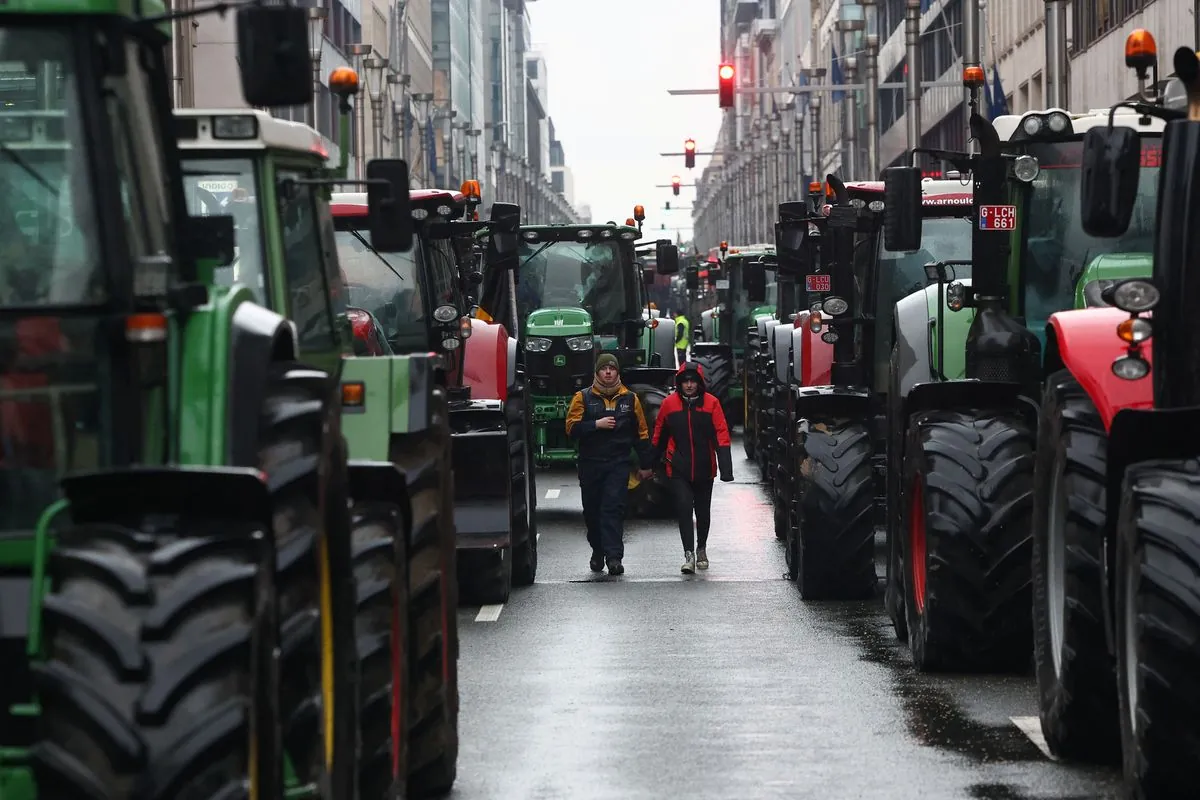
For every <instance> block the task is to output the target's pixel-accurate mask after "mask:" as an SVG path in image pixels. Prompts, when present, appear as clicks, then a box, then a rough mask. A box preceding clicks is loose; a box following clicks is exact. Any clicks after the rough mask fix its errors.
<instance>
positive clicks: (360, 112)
mask: <svg viewBox="0 0 1200 800" xmlns="http://www.w3.org/2000/svg"><path fill="white" fill-rule="evenodd" d="M346 49H347V51H349V53H350V55H351V56H353V57H354V61H355V64H354V70H355V72H359V73H364V70H363V67H364V66H366V61H365V59H366V58H367V57H368V56H370V55H371V52H372V47H371V45H369V44H364V43H362V42H355V43H354V44H351V45H348V46H347V47H346ZM366 124H367V112H366V109H365V108H364V104H363V103H362V102H361V101H360V102H358V103H355V104H354V137H353V138H354V164H355V170H354V174H355V177H357V178H363V177H365V173H366V160H365V159H366V154H367V133H366Z"/></svg>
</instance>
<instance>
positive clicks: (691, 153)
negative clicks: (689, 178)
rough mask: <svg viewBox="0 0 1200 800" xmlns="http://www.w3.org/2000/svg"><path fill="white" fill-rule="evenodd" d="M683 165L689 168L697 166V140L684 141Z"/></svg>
mask: <svg viewBox="0 0 1200 800" xmlns="http://www.w3.org/2000/svg"><path fill="white" fill-rule="evenodd" d="M683 165H684V166H685V167H687V168H688V169H695V167H696V140H695V139H688V140H687V141H685V142H684V143H683Z"/></svg>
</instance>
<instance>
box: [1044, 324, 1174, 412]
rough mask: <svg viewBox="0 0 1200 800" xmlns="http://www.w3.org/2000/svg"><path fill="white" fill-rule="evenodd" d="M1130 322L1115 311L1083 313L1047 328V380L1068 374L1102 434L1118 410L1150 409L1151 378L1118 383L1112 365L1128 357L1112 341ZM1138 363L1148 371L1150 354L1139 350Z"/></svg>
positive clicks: (1145, 349)
mask: <svg viewBox="0 0 1200 800" xmlns="http://www.w3.org/2000/svg"><path fill="white" fill-rule="evenodd" d="M1127 319H1129V314H1128V313H1126V312H1124V311H1121V310H1120V309H1118V308H1083V309H1079V310H1076V311H1059V312H1057V313H1055V314H1051V315H1050V319H1049V321H1048V322H1047V323H1046V374H1047V375H1049V374H1050V373H1051V372H1055V371H1057V370H1058V369H1060V368H1063V369H1067V370H1069V371H1070V373H1071V375H1072V376H1073V377H1074V378H1075V380H1077V381H1079V385H1080V386H1082V387H1083V390H1084V391H1085V392H1087V395H1088V397H1089V398H1091V400H1092V403H1093V404H1094V405H1095V406H1096V410H1097V411H1098V412H1099V413H1100V418H1101V419H1102V420H1103V421H1104V428H1105V430H1109V429H1111V427H1112V421H1113V417H1114V416H1116V413H1117V412H1118V411H1120V410H1121V409H1122V408H1150V407H1152V406H1153V405H1154V396H1153V383H1154V382H1153V381H1152V380H1151V379H1150V374H1149V373H1147V374H1146V377H1144V378H1141V379H1139V380H1136V381H1127V380H1122V379H1121V378H1118V377H1117V376H1116V375H1114V374H1113V372H1112V363H1113V361H1115V360H1116V359H1117V358H1118V357H1120V356H1122V355H1124V354H1125V353H1126V351H1127V347H1128V345H1126V344H1125V343H1124V342H1123V341H1121V339H1119V338H1118V337H1117V325H1119V324H1120V323H1122V322H1124V321H1125V320H1127ZM1142 357H1143V358H1145V359H1146V361H1148V362H1150V364H1151V369H1153V363H1154V362H1153V357H1152V356H1151V348H1150V347H1148V346H1143V347H1142Z"/></svg>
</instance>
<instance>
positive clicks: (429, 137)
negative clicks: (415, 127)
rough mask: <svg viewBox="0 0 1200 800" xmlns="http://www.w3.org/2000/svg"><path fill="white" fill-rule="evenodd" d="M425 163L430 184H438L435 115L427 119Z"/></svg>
mask: <svg viewBox="0 0 1200 800" xmlns="http://www.w3.org/2000/svg"><path fill="white" fill-rule="evenodd" d="M425 145H426V147H425V163H426V170H427V171H428V172H429V175H430V186H436V185H437V136H436V135H435V134H434V131H433V115H432V114H431V115H430V116H429V119H427V120H425Z"/></svg>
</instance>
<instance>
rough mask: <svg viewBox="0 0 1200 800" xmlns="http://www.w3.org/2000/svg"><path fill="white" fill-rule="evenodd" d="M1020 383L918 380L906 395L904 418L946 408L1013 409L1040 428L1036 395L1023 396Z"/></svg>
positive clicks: (902, 402)
mask: <svg viewBox="0 0 1200 800" xmlns="http://www.w3.org/2000/svg"><path fill="white" fill-rule="evenodd" d="M1022 389H1023V387H1022V386H1021V385H1020V384H1018V383H1007V382H1004V381H978V380H974V379H969V380H959V381H932V382H928V383H918V384H916V385H915V386H912V387H910V388H909V390H908V394H906V395H904V396H903V399H902V401H901V406H900V409H901V410H900V413H901V420H903V421H904V424H905V425H907V420H908V419H910V418H911V417H912V415H913V414H916V413H918V412H920V411H930V410H933V409H943V408H1013V409H1017V410H1019V411H1021V413H1023V414H1025V415H1026V416H1028V417H1029V424H1030V427H1031V428H1033V429H1035V430H1036V428H1037V419H1038V406H1037V403H1036V402H1035V401H1034V400H1033V398H1030V397H1025V396H1023V395H1022Z"/></svg>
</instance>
